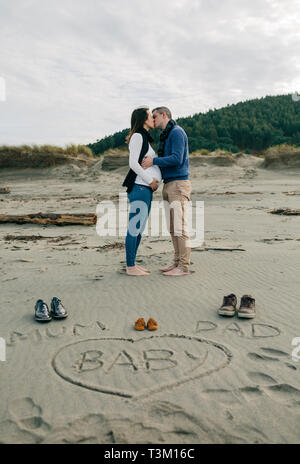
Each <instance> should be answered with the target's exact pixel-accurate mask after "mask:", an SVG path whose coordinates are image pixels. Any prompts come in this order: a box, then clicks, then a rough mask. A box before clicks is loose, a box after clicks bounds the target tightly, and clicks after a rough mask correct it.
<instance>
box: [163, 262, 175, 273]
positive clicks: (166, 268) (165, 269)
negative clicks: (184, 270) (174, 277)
mask: <svg viewBox="0 0 300 464" xmlns="http://www.w3.org/2000/svg"><path fill="white" fill-rule="evenodd" d="M175 267H176V264H175V263H173V264H171V265H170V266H168V267H160V268H159V270H160V271H163V272H168V271H172V269H175Z"/></svg>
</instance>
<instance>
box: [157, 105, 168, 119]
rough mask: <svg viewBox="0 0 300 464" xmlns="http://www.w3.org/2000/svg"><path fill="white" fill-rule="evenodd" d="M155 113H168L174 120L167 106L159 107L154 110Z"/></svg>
mask: <svg viewBox="0 0 300 464" xmlns="http://www.w3.org/2000/svg"><path fill="white" fill-rule="evenodd" d="M154 111H157V112H158V113H159V114H163V113H166V115H167V116H168V118H169V119H172V113H171V111H170V110H169V108H167V107H166V106H158V107H157V108H154V110H152V113H154Z"/></svg>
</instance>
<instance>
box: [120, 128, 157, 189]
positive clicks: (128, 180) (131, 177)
mask: <svg viewBox="0 0 300 464" xmlns="http://www.w3.org/2000/svg"><path fill="white" fill-rule="evenodd" d="M136 132H137V133H138V134H141V135H142V137H143V144H142V148H141V153H140V156H139V160H138V162H139V164H141V163H142V160H143V158H144V156H145V154H146V153H147V151H148V150H149V144H150V143H152V142H153V138H152V137H151V135H150V134H149V132H148V131H147V130H146V129H144V128H142V129H140V130H138V131H136ZM136 177H137V174H136V173H135V172H134V171H133V169H129V171H128V173H127V176H126V177H125V179H124V181H123V184H122V187H127V190H126V192H127V193H130V192H131V190H132V189H133V186H134V183H135V179H136Z"/></svg>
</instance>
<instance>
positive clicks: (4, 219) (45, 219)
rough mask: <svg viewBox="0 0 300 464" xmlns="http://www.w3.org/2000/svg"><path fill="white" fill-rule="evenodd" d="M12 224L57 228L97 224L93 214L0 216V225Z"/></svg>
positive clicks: (95, 216)
mask: <svg viewBox="0 0 300 464" xmlns="http://www.w3.org/2000/svg"><path fill="white" fill-rule="evenodd" d="M8 222H13V223H16V224H25V223H27V222H29V223H31V224H42V225H45V224H54V225H57V226H74V225H84V226H90V225H93V224H96V223H97V215H96V214H94V213H78V214H75V213H73V214H55V213H36V214H19V215H11V214H0V224H4V223H8Z"/></svg>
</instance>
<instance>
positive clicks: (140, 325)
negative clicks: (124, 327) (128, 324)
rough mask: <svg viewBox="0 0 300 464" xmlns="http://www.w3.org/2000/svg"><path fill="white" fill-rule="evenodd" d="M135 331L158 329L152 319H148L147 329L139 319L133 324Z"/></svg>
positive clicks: (144, 323) (143, 320) (142, 319)
mask: <svg viewBox="0 0 300 464" xmlns="http://www.w3.org/2000/svg"><path fill="white" fill-rule="evenodd" d="M134 328H135V330H145V328H147V329H148V330H156V329H158V324H157V322H156V320H155V319H153V317H150V319H148V322H147V327H146V322H145V319H144V318H143V317H139V318H138V319H137V320H136V321H135V324H134Z"/></svg>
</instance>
